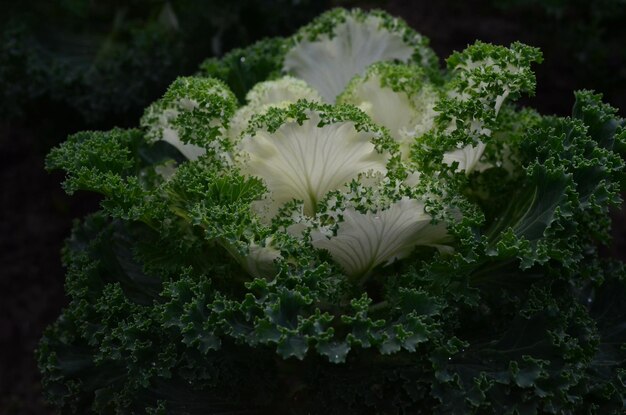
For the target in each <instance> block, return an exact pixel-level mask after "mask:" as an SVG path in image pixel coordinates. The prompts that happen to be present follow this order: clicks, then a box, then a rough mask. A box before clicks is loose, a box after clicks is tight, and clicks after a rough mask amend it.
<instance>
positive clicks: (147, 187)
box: [38, 9, 626, 414]
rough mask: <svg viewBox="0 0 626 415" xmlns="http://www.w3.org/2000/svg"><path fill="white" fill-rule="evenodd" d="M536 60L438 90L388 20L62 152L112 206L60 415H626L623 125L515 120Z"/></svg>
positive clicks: (314, 35) (58, 155)
mask: <svg viewBox="0 0 626 415" xmlns="http://www.w3.org/2000/svg"><path fill="white" fill-rule="evenodd" d="M541 60H542V55H541V53H540V51H539V50H537V49H535V48H532V47H529V46H526V45H523V44H520V43H513V44H512V45H510V47H503V46H494V45H490V44H485V43H481V42H476V43H475V44H473V45H471V46H469V47H468V48H467V49H465V50H464V51H462V52H457V53H454V54H453V55H452V56H450V57H449V58H448V59H447V67H446V69H445V70H441V69H440V68H439V64H438V58H437V57H436V56H435V54H434V53H433V51H432V50H431V49H430V48H429V47H428V41H427V39H426V38H424V37H423V36H421V35H419V34H417V33H416V32H414V31H413V30H412V29H411V28H409V27H408V26H407V25H406V24H405V23H403V22H402V21H401V20H398V19H396V18H393V17H391V16H388V15H387V14H385V13H383V12H379V11H373V12H369V13H366V12H363V11H360V10H352V11H346V10H343V9H336V10H332V11H330V12H327V13H325V14H323V15H322V16H320V17H318V18H317V19H316V20H314V21H313V22H312V23H310V24H309V25H307V26H305V27H303V28H302V29H301V30H299V31H298V32H297V33H296V34H295V35H294V36H293V37H291V38H288V39H270V40H266V41H262V42H261V43H257V44H254V45H252V46H250V47H249V48H246V49H240V50H235V51H233V52H231V53H230V54H228V55H226V56H225V57H224V58H223V59H221V60H217V59H210V60H208V61H206V62H205V63H204V64H203V65H202V67H201V70H200V73H198V74H197V75H196V76H190V77H182V78H178V79H177V80H176V81H175V82H174V83H173V84H172V85H171V86H170V87H169V89H168V90H167V91H166V92H165V94H164V95H163V97H162V98H161V99H160V100H158V101H157V102H155V103H153V104H152V105H150V106H149V107H148V108H147V109H146V111H145V114H144V116H143V117H142V119H141V121H140V127H138V128H136V129H130V130H122V129H114V130H111V131H107V132H100V131H87V132H82V133H78V134H75V135H73V136H71V137H69V138H68V140H67V141H66V142H65V143H63V144H62V145H60V146H59V147H57V148H55V149H53V150H52V152H51V153H50V154H49V156H48V159H47V167H48V168H49V169H62V170H64V171H65V172H66V180H65V182H64V188H65V189H66V190H67V192H69V193H73V192H75V191H78V190H87V191H92V192H97V193H100V194H101V195H103V198H102V202H101V206H102V209H101V210H100V211H99V212H97V213H94V214H92V215H90V216H88V217H86V218H84V219H83V220H82V221H80V222H77V223H76V225H75V228H74V231H73V233H72V236H71V237H70V239H69V240H68V242H67V245H66V248H65V250H64V252H63V259H64V261H65V264H66V266H67V283H66V284H67V285H66V287H67V293H68V295H69V297H70V304H69V306H68V307H67V308H66V309H65V310H64V312H63V314H62V315H61V317H60V318H59V320H58V321H57V322H56V323H55V324H54V325H52V326H51V327H50V328H49V329H48V330H47V331H46V333H45V335H44V337H43V339H42V341H41V344H40V347H39V349H38V358H39V364H40V367H41V371H42V373H43V378H44V388H45V390H46V393H47V396H48V398H49V400H50V401H51V402H52V403H53V404H54V405H56V406H57V407H58V408H60V409H61V411H62V413H68V414H84V413H92V412H95V413H106V414H108V413H121V414H122V413H150V414H234V413H238V414H244V413H246V414H247V413H250V414H252V413H294V414H318V413H330V414H335V413H336V414H346V413H385V414H393V413H405V414H416V413H426V414H431V413H496V414H503V413H510V414H514V413H516V414H521V413H524V414H534V413H600V414H608V413H623V410H624V402H625V399H626V386H625V385H626V370H625V369H624V365H625V360H626V348H625V344H626V326H625V325H624V318H626V301H625V300H626V281H625V271H624V266H623V264H622V263H619V262H616V261H613V260H610V259H606V258H601V257H600V256H599V254H598V246H599V245H602V244H606V243H607V242H608V241H609V231H610V219H609V216H608V212H609V209H610V208H611V207H615V206H618V205H619V204H620V202H621V199H620V196H619V193H620V188H619V183H620V179H621V176H620V175H621V171H622V169H623V165H624V161H623V160H622V159H621V158H620V157H619V155H618V154H617V152H616V148H617V147H618V146H623V145H624V141H625V139H626V129H624V125H625V122H624V120H623V119H621V118H620V117H618V115H617V112H616V110H615V109H613V108H611V107H610V106H609V105H607V104H604V103H602V101H601V97H600V96H599V95H596V94H594V93H592V92H590V91H579V92H576V93H575V94H574V98H575V102H574V106H573V113H572V116H571V117H567V118H561V117H555V116H543V115H540V114H538V113H537V112H535V111H533V110H532V109H529V108H519V107H518V106H516V105H515V104H514V101H515V100H516V99H517V98H518V97H520V96H521V95H523V94H532V93H533V90H534V88H535V76H534V74H533V68H532V66H533V64H535V63H539V62H541Z"/></svg>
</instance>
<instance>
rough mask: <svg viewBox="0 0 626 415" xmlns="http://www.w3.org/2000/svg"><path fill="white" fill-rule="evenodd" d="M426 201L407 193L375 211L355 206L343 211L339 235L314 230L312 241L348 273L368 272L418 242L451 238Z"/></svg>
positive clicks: (440, 243) (433, 242) (407, 251)
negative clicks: (326, 234)
mask: <svg viewBox="0 0 626 415" xmlns="http://www.w3.org/2000/svg"><path fill="white" fill-rule="evenodd" d="M431 219H432V218H431V216H430V215H429V214H428V213H426V212H425V211H424V204H423V202H421V201H418V200H415V199H409V198H408V197H404V198H402V199H401V200H399V201H397V202H395V203H393V204H392V205H391V206H390V207H389V208H387V209H384V210H379V211H377V212H376V213H372V212H368V213H361V212H358V211H356V210H355V209H353V208H348V209H346V210H345V211H344V212H343V222H341V223H340V224H339V227H338V229H337V235H336V236H332V237H330V238H329V237H326V236H324V235H323V234H322V233H321V232H318V231H313V232H311V238H312V244H313V246H314V247H316V248H318V249H326V250H328V252H329V253H330V254H331V256H332V257H333V259H334V260H335V261H337V263H339V265H341V267H342V268H343V270H344V271H345V272H346V274H347V275H349V276H352V277H354V276H360V275H364V274H367V273H368V272H369V271H371V270H372V269H373V268H374V267H376V266H377V265H380V264H389V263H391V262H393V261H395V260H396V259H400V258H404V257H406V256H407V255H408V254H410V253H411V251H412V250H413V249H414V248H415V247H416V246H418V245H424V246H434V247H437V248H438V249H440V250H451V249H452V248H450V247H448V246H445V245H444V244H445V243H446V242H449V241H450V238H449V235H448V233H447V231H446V226H445V225H444V224H442V223H441V224H436V225H433V224H432V223H431Z"/></svg>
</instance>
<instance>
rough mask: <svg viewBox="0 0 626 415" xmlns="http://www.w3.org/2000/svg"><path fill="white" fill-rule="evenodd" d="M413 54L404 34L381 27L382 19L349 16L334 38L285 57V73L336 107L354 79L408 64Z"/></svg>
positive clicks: (302, 45)
mask: <svg viewBox="0 0 626 415" xmlns="http://www.w3.org/2000/svg"><path fill="white" fill-rule="evenodd" d="M413 52H414V50H413V48H412V47H411V46H410V45H407V44H406V43H405V42H404V41H403V39H402V35H401V34H400V33H393V32H390V31H389V30H387V29H385V28H382V27H381V19H380V18H379V17H376V16H369V17H368V18H366V19H365V20H364V21H358V20H356V19H355V18H354V17H352V16H347V18H346V21H345V22H343V23H341V24H339V25H338V26H337V27H336V28H335V36H334V37H333V38H330V37H329V36H328V35H323V36H322V37H321V38H320V39H318V40H315V41H313V42H311V41H308V40H304V41H301V42H300V43H299V44H297V45H296V46H295V47H293V48H292V49H291V50H290V51H289V52H287V55H286V56H285V62H284V65H283V69H284V70H285V71H286V72H289V73H292V74H293V75H295V76H297V77H298V78H301V79H304V80H305V81H306V82H307V83H308V84H309V85H311V86H312V87H313V88H315V89H316V90H318V91H319V93H320V94H321V95H322V98H324V100H325V101H326V102H329V103H334V102H335V98H336V97H337V95H339V94H340V93H341V92H342V91H343V90H344V89H345V87H346V85H348V82H349V81H350V79H352V78H353V77H354V76H355V75H357V74H361V73H363V71H364V70H365V69H366V68H367V67H368V66H369V65H371V64H372V63H374V62H379V61H389V60H394V59H398V60H400V61H403V62H406V61H408V60H409V59H410V58H411V56H412V55H413Z"/></svg>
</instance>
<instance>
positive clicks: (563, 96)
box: [0, 0, 626, 414]
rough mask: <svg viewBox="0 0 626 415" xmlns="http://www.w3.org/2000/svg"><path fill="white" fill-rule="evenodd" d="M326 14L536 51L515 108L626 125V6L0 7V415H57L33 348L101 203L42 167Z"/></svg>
mask: <svg viewBox="0 0 626 415" xmlns="http://www.w3.org/2000/svg"><path fill="white" fill-rule="evenodd" d="M333 6H348V7H351V6H358V7H363V8H372V7H378V8H382V9H384V10H386V11H388V12H389V13H391V14H392V15H396V16H400V17H402V18H404V19H405V20H406V21H407V22H408V23H409V25H410V26H412V27H413V28H414V29H416V30H417V31H418V32H420V33H422V34H424V35H426V36H427V37H429V38H430V40H431V46H432V47H433V49H434V50H435V51H436V52H437V54H438V55H439V56H440V57H441V58H442V59H443V58H445V57H447V56H448V55H449V54H450V53H451V52H452V51H453V50H460V49H463V48H464V47H465V46H466V45H467V44H468V43H472V42H473V41H474V40H476V39H480V40H483V41H486V42H492V43H497V44H507V45H508V44H509V43H511V42H513V41H516V40H519V41H522V42H524V43H528V44H530V45H533V46H538V47H540V48H541V49H542V50H543V52H544V63H543V64H541V65H539V66H537V67H536V71H537V85H538V86H537V94H536V96H535V97H531V98H527V99H524V100H522V103H523V104H528V105H531V106H533V107H534V108H536V109H538V110H539V111H540V112H542V113H547V114H550V113H555V114H558V115H567V114H569V113H570V110H571V107H572V104H573V94H572V92H573V91H574V90H575V89H583V88H584V89H594V90H596V91H597V92H601V93H603V94H604V96H605V100H606V102H608V103H610V104H612V105H613V106H615V107H618V108H621V111H620V114H621V115H622V116H624V115H626V113H625V110H626V48H624V45H625V44H626V28H625V27H624V25H623V21H624V18H626V0H596V1H593V2H589V1H584V0H500V1H497V0H480V1H478V0H476V1H467V0H466V1H461V0H439V1H437V2H432V1H408V0H405V1H401V0H387V1H385V0H378V1H369V2H364V1H341V0H256V1H252V0H231V1H229V2H223V1H217V0H216V1H199V0H171V1H164V0H133V1H122V0H115V1H103V0H102V1H97V0H57V1H21V2H15V1H11V2H9V1H0V10H1V12H0V13H1V14H0V158H1V163H0V178H1V179H2V181H1V183H2V203H1V204H0V218H1V221H0V235H1V236H0V351H1V356H2V357H1V358H0V414H48V413H53V411H52V410H51V409H50V408H48V407H46V405H45V404H44V402H43V400H42V397H41V390H40V386H39V374H38V371H37V367H36V363H35V359H34V356H33V350H34V348H35V347H36V346H37V342H38V340H39V338H40V337H41V333H42V331H43V329H44V328H45V326H47V325H48V324H50V323H51V322H53V321H54V320H55V319H56V317H57V316H58V315H59V313H60V310H61V308H62V307H63V306H64V305H65V304H66V302H67V300H66V298H65V297H64V292H63V281H64V270H63V268H62V266H61V262H60V254H59V253H60V250H61V248H62V245H63V240H64V238H65V237H67V236H68V235H69V230H70V226H71V224H72V220H73V219H74V218H77V217H80V216H82V215H84V214H85V213H87V212H90V211H93V210H95V209H97V206H98V198H97V197H95V196H93V195H89V194H76V195H74V196H72V197H68V196H66V195H65V194H64V193H63V191H62V190H61V187H60V184H59V183H60V181H61V179H62V176H61V175H60V174H59V173H52V174H49V173H47V172H45V171H44V169H43V164H44V157H45V155H46V153H47V152H48V151H49V149H50V148H51V147H53V146H54V145H56V144H58V143H59V142H61V141H63V140H64V139H65V137H66V136H67V135H68V134H71V133H74V132H77V131H81V130H85V129H110V128H112V127H113V126H120V127H129V126H135V125H137V122H138V119H139V117H140V115H141V113H142V111H143V109H144V108H145V107H146V106H147V105H148V104H149V103H150V102H152V101H154V100H155V99H157V98H158V97H159V96H160V95H161V94H162V93H163V92H164V91H165V89H166V87H167V85H169V83H170V82H171V81H172V80H173V79H174V78H175V77H176V76H178V75H187V74H191V73H194V72H195V70H196V69H197V67H198V65H199V64H200V62H202V60H204V59H205V58H207V57H210V56H220V55H222V54H223V53H225V52H227V51H229V50H230V49H232V48H234V47H238V46H245V45H247V44H250V43H252V42H254V41H255V40H258V39H261V38H263V37H268V36H284V35H289V34H291V33H293V32H294V31H295V29H297V28H298V27H299V26H301V25H302V24H304V23H306V22H308V21H309V20H311V19H312V18H313V17H315V16H316V15H318V14H319V13H321V12H322V11H324V10H327V9H329V8H331V7H333ZM442 64H443V61H442ZM625 229H626V213H625V210H622V211H621V212H615V213H614V243H613V245H612V246H611V247H608V248H607V249H605V255H612V256H620V257H621V258H622V259H624V256H625V254H624V253H625V252H626V244H625V242H626V233H625Z"/></svg>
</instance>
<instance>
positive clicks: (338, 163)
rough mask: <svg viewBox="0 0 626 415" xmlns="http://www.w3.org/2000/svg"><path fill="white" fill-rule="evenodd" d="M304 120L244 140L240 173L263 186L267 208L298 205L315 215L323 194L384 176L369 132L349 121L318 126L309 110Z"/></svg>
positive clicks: (383, 162) (384, 158)
mask: <svg viewBox="0 0 626 415" xmlns="http://www.w3.org/2000/svg"><path fill="white" fill-rule="evenodd" d="M307 116H308V117H309V119H307V120H304V121H303V122H302V125H299V124H298V123H297V122H296V121H290V122H287V123H285V124H283V125H282V126H280V127H279V128H278V129H277V130H276V131H275V132H273V133H270V132H268V131H264V130H261V131H258V132H256V134H255V135H254V136H245V137H244V138H243V139H242V141H241V143H240V145H239V150H240V151H239V155H238V156H239V157H238V162H239V165H240V167H241V169H242V171H243V172H244V173H246V174H248V175H250V176H256V177H259V178H261V179H262V180H263V181H264V183H265V185H266V186H267V188H268V190H269V192H270V195H269V200H268V201H267V202H268V203H271V204H273V205H274V207H280V206H282V205H283V204H285V203H286V202H289V201H291V200H294V199H297V200H302V201H304V213H305V214H306V215H308V216H314V214H315V206H316V204H317V202H318V201H319V200H321V199H322V198H323V197H324V195H326V193H328V192H329V191H331V190H336V189H338V188H339V187H341V186H342V185H344V184H345V183H347V182H349V181H351V180H352V179H354V178H357V177H358V175H359V173H363V172H368V171H374V172H380V173H383V174H385V173H386V172H387V168H386V165H387V161H388V159H389V155H388V154H386V153H379V152H378V151H377V150H376V149H375V146H374V144H373V143H372V139H373V135H374V134H373V133H368V132H365V131H357V130H356V128H355V125H354V123H353V122H338V123H334V124H327V125H324V126H322V127H320V126H318V124H319V122H320V117H319V115H318V114H317V113H315V112H313V111H309V112H308V113H307ZM269 211H275V209H273V208H269Z"/></svg>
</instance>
